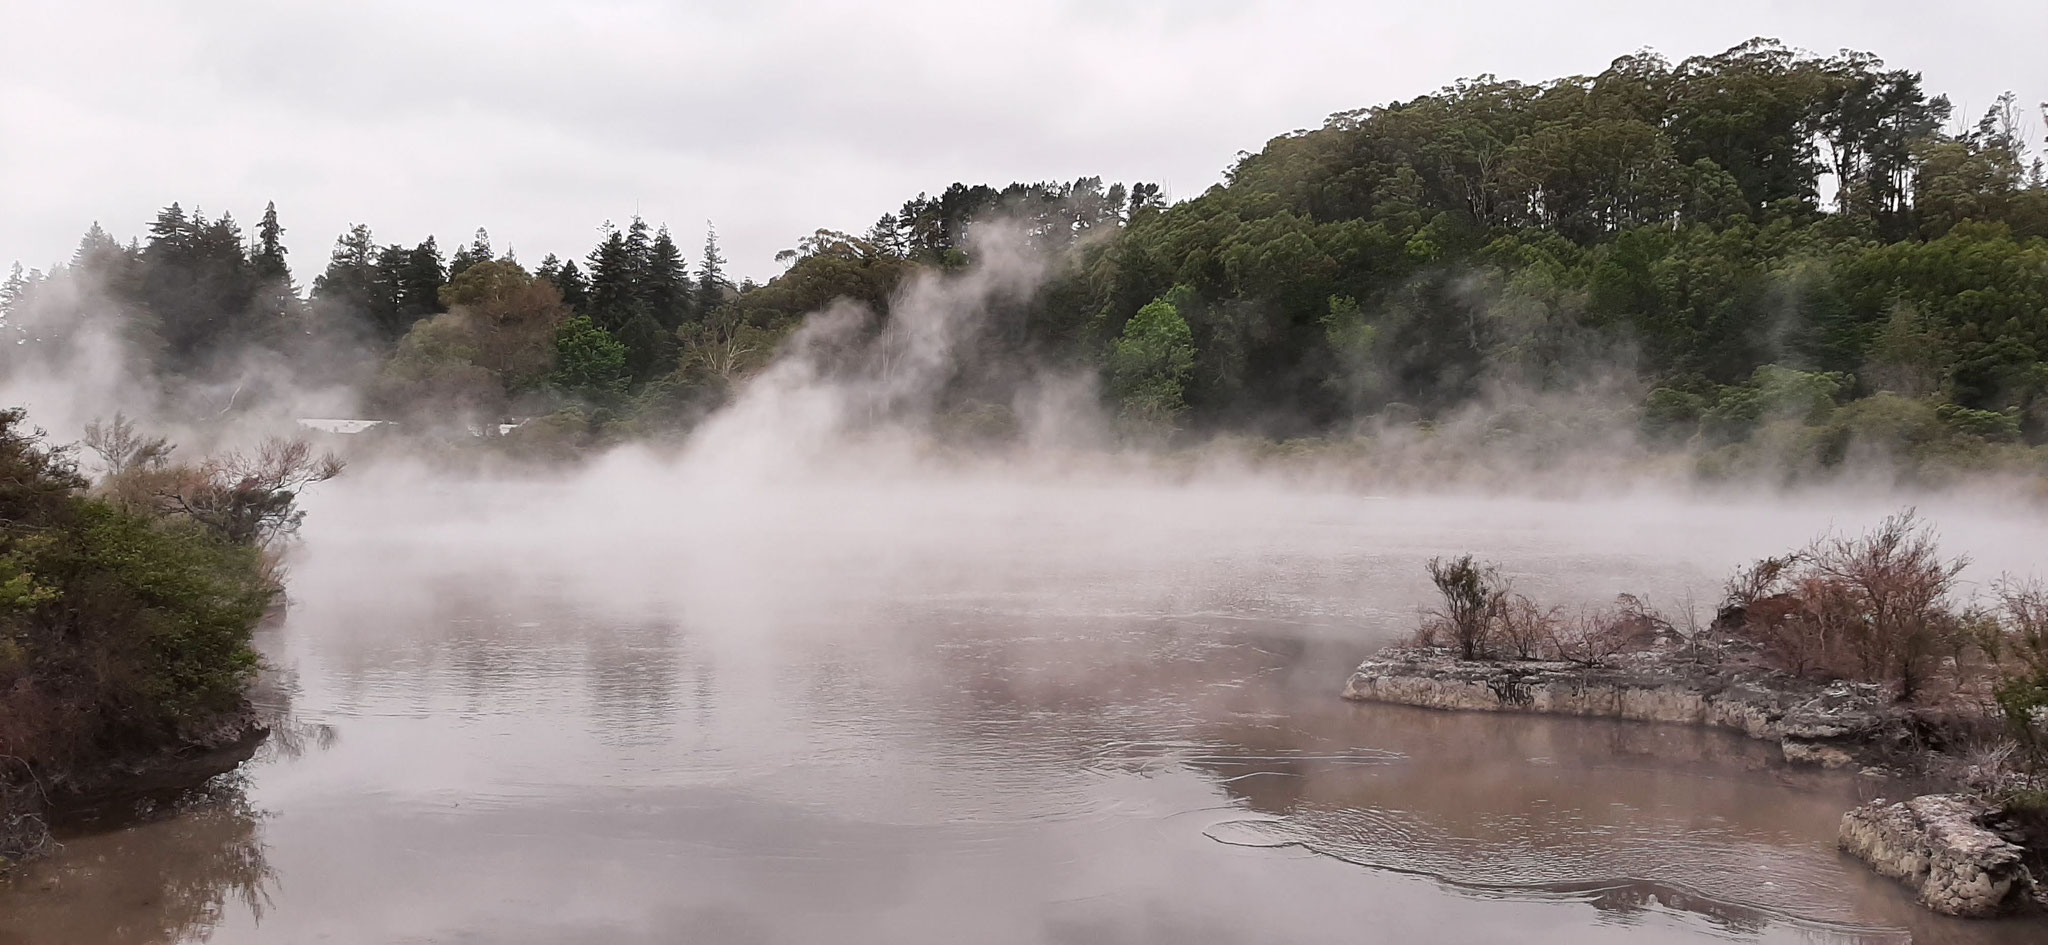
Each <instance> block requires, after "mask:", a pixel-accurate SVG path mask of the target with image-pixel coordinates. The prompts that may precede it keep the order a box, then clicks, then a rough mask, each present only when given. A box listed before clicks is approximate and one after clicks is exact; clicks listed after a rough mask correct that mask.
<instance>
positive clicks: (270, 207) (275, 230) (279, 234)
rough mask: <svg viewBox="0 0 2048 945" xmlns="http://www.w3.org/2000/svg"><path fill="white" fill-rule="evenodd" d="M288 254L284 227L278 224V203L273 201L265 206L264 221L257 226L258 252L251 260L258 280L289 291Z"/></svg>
mask: <svg viewBox="0 0 2048 945" xmlns="http://www.w3.org/2000/svg"><path fill="white" fill-rule="evenodd" d="M286 252H287V250H286V249H285V248H284V227H283V226H281V225H279V223H278V222H277V203H276V202H275V201H272V202H270V203H267V204H264V205H263V220H262V222H260V223H257V224H256V251H255V253H254V254H252V256H251V258H250V260H249V264H250V266H251V267H252V268H253V269H254V270H255V275H256V278H258V279H260V280H263V281H265V282H268V283H273V284H282V285H284V286H285V287H286V288H287V289H289V288H290V286H291V284H292V270H291V267H290V266H288V265H286V264H285V261H284V256H285V253H286Z"/></svg>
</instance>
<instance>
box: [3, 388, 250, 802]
mask: <svg viewBox="0 0 2048 945" xmlns="http://www.w3.org/2000/svg"><path fill="white" fill-rule="evenodd" d="M22 423H23V420H22V415H21V412H20V411H18V410H15V411H0V482H4V483H5V485H4V486H0V753H4V754H8V755H12V756H15V757H17V758H20V759H23V760H25V761H27V762H28V763H29V764H30V765H31V766H33V767H35V768H36V769H38V770H45V771H50V770H65V769H67V768H69V767H70V766H72V765H75V764H79V763H82V762H86V761H89V760H91V759H94V758H98V757H103V756H105V755H107V754H113V753H119V752H122V751H128V750H151V749H154V748H156V747H158V746H161V745H164V744H168V743H171V742H173V741H174V740H175V739H177V738H179V737H181V736H182V735H183V733H186V732H191V731H194V730H196V729H198V728H202V727H204V726H206V725H208V724H209V723H210V722H211V721H212V720H214V719H217V718H218V717H219V716H220V715H222V714H223V713H227V712H231V711H233V710H235V709H236V708H237V707H238V706H239V705H240V704H241V701H242V695H243V690H244V688H245V686H246V685H247V683H248V681H249V679H250V678H251V676H252V674H253V673H254V672H255V669H256V663H257V658H256V654H255V651H254V650H253V649H251V648H250V645H249V639H250V634H251V632H252V631H253V630H254V628H255V626H256V623H257V621H258V620H259V619H260V618H261V617H262V615H263V612H264V610H265V609H266V608H267V607H268V606H269V604H270V602H271V600H272V599H273V596H274V594H275V593H276V587H275V585H274V584H273V583H272V582H271V580H270V578H269V577H268V575H267V571H266V568H265V564H264V561H263V557H262V551H261V549H260V548H258V547H257V546H256V545H254V544H252V543H246V542H235V541H231V540H228V539H227V538H225V537H222V536H221V535H220V534H218V533H216V532H215V531H213V530H210V529H208V528H206V527H204V526H203V525H201V524H200V523H199V522H198V521H197V520H196V519H191V518H186V517H182V516H178V517H166V516H161V515H156V514H151V513H149V512H145V511H134V510H130V509H129V508H127V507H125V506H123V505H120V504H117V503H116V502H114V501H111V500H108V499H101V498H95V497H90V496H87V495H84V494H83V493H82V492H80V488H81V487H82V485H83V483H82V482H81V480H79V478H78V477H77V475H76V473H75V472H74V471H73V470H72V468H71V465H70V463H69V461H68V459H67V458H66V457H65V456H64V454H62V453H60V452H56V451H52V450H49V449H47V448H45V447H43V446H42V445H41V444H40V443H39V442H38V441H37V439H36V436H35V435H34V434H33V433H30V432H27V431H25V430H24V429H23V427H22Z"/></svg>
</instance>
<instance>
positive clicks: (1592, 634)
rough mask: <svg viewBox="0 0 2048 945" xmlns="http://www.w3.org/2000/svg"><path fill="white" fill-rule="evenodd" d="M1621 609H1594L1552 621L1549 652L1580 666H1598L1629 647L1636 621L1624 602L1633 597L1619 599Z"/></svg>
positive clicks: (1631, 601)
mask: <svg viewBox="0 0 2048 945" xmlns="http://www.w3.org/2000/svg"><path fill="white" fill-rule="evenodd" d="M1622 603H1623V605H1624V609H1621V610H1615V609H1595V610H1587V611H1582V612H1580V613H1577V614H1573V615H1572V616H1571V617H1569V618H1566V619H1562V620H1556V621H1553V622H1552V624H1551V631H1550V640H1549V643H1550V654H1551V657H1552V658H1554V659H1559V660H1563V661H1565V662H1567V663H1576V664H1578V665H1580V666H1599V665H1601V664H1603V663H1606V662H1607V661H1608V660H1610V659H1612V658H1614V657H1615V656H1618V655H1620V654H1622V653H1624V652H1627V651H1628V650H1629V649H1630V645H1631V642H1632V640H1631V638H1632V637H1633V636H1634V632H1635V628H1636V623H1635V621H1634V620H1632V619H1630V615H1629V614H1628V612H1627V610H1626V606H1627V605H1628V604H1631V603H1636V601H1635V599H1634V598H1631V597H1626V596H1624V598H1623V599H1622Z"/></svg>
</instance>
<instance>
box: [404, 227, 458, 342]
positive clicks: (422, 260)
mask: <svg viewBox="0 0 2048 945" xmlns="http://www.w3.org/2000/svg"><path fill="white" fill-rule="evenodd" d="M397 283H398V307H399V316H400V318H401V319H402V320H403V321H404V322H405V323H406V327H407V328H410V327H412V323H413V322H416V321H418V320H420V319H422V318H425V317H427V316H429V315H432V314H434V313H435V312H438V311H440V310H441V303H440V297H441V287H442V286H443V285H446V284H447V283H448V275H447V270H445V269H443V268H442V266H441V249H440V247H439V246H436V245H435V244H434V238H433V237H432V236H428V237H427V238H426V239H425V240H422V241H421V242H420V244H419V245H418V246H415V247H413V248H412V250H411V251H409V252H407V253H406V256H405V263H404V266H403V269H402V271H401V272H400V274H399V276H398V280H397Z"/></svg>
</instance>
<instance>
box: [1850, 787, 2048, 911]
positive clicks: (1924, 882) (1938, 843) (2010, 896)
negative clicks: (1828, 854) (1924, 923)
mask: <svg viewBox="0 0 2048 945" xmlns="http://www.w3.org/2000/svg"><path fill="white" fill-rule="evenodd" d="M1999 816H2000V813H1999V811H1998V809H1997V808H1995V807H1993V806H1991V805H1989V804H1987V803H1986V802H1984V801H1981V800H1978V799H1976V798H1973V797H1969V796H1967V795H1962V794H1927V795H1922V796H1920V797H1916V798H1913V799H1911V800H1906V801H1900V802H1897V803H1892V804H1887V803H1885V802H1884V801H1883V800H1881V799H1880V800H1876V801H1872V802H1870V803H1868V804H1865V805H1863V806H1861V807H1858V808H1856V809H1854V810H1852V811H1850V812H1848V813H1846V814H1843V815H1842V825H1841V829H1840V831H1839V833H1838V843H1839V844H1840V845H1841V848H1842V849H1843V850H1844V851H1846V852H1847V853H1849V854H1851V855H1853V856H1855V857H1856V858H1858V859H1860V860H1862V861H1864V862H1865V863H1868V864H1870V868H1871V869H1873V870H1875V871H1877V873H1878V875H1881V876H1888V877H1891V878H1892V879H1896V880H1898V881H1899V882H1900V883H1902V884H1904V885H1905V886H1906V887H1907V888H1908V889H1911V890H1912V891H1913V893H1914V894H1915V896H1917V897H1918V898H1919V900H1920V902H1921V904H1922V905H1925V906H1926V907H1927V908H1929V909H1932V910H1934V911H1936V912H1940V913H1943V914H1945V915H1953V916H1962V917H1965V918H1986V917H1990V916H1998V915H2009V914H2012V913H2016V912H2023V911H2027V910H2029V909H2032V908H2038V907H2039V906H2040V905H2041V903H2040V899H2039V897H2040V896H2041V894H2042V892H2043V890H2041V889H2039V888H2038V887H2037V884H2036V883H2035V881H2034V877H2033V876H2032V875H2030V874H2029V873H2028V871H2027V868H2026V864H2025V859H2026V856H2025V853H2026V851H2025V850H2024V849H2022V848H2021V847H2020V846H2019V845H2018V844H2016V843H2014V842H2012V840H2011V839H2010V838H2008V837H2007V836H2006V835H2005V834H2004V833H2002V832H2001V831H1999V830H1998V829H1995V827H1994V824H1995V822H1996V821H1997V819H1998V818H1999Z"/></svg>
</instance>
